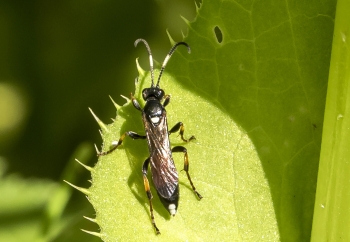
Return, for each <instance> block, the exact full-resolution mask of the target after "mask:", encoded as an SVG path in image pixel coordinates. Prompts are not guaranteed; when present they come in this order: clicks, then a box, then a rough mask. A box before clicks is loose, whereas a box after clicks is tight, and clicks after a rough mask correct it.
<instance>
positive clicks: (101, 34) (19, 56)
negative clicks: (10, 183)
mask: <svg viewBox="0 0 350 242" xmlns="http://www.w3.org/2000/svg"><path fill="white" fill-rule="evenodd" d="M174 5H175V6H177V7H176V8H174V7H173V6H174ZM180 15H184V16H185V17H187V18H189V19H193V18H194V16H195V5H194V2H193V1H192V0H183V1H180V2H179V1H166V2H163V1H159V2H156V1H138V2H130V1H59V2H47V1H34V2H32V1H9V0H4V1H1V3H0V33H1V37H0V85H2V84H4V83H7V84H10V85H12V86H15V88H16V89H18V90H19V91H18V93H17V95H18V97H17V98H18V99H19V100H21V104H16V103H13V102H8V103H6V105H7V107H8V109H10V110H17V109H19V108H20V107H19V105H22V106H24V107H25V109H26V110H24V111H23V110H21V113H23V112H24V113H25V114H26V115H25V116H23V117H22V122H20V125H17V126H12V127H11V132H7V133H6V137H4V136H3V133H1V134H0V135H1V136H2V138H1V140H0V141H1V143H0V154H1V155H2V156H5V157H6V158H7V159H8V160H9V163H10V165H9V170H10V171H11V172H20V173H22V174H24V175H26V176H40V177H52V178H55V179H57V178H58V177H59V174H60V173H61V171H62V169H63V167H64V166H65V163H66V161H67V158H68V157H69V156H70V154H71V153H72V151H73V150H74V149H75V147H76V145H77V144H79V143H80V142H81V141H85V140H88V141H91V142H100V138H99V137H98V136H99V134H98V133H96V132H93V130H95V129H96V124H95V123H94V121H93V119H92V118H91V114H90V113H89V111H88V109H87V108H88V107H91V108H93V109H94V110H99V113H98V115H99V117H101V118H102V119H103V120H104V121H105V122H109V121H108V120H110V118H112V117H114V116H115V113H114V111H113V109H112V108H109V107H111V103H110V101H109V99H108V95H111V96H113V97H114V99H115V100H116V101H117V102H120V101H121V98H120V97H119V95H120V94H124V95H128V94H129V93H130V92H131V91H132V90H133V88H134V77H136V76H137V72H136V70H135V58H136V57H138V56H140V55H142V54H144V53H141V52H140V50H136V49H134V48H133V43H134V41H135V39H137V38H140V37H142V38H146V39H147V40H148V41H149V42H150V44H151V45H153V46H154V45H157V48H156V49H157V50H158V51H159V52H155V53H154V55H155V58H156V59H157V56H158V53H162V55H163V52H164V51H163V50H165V51H166V50H167V49H168V46H169V41H168V38H167V35H166V32H165V29H166V28H169V31H170V33H171V34H172V35H173V36H174V37H175V38H176V39H178V40H181V39H182V36H181V31H180V30H181V29H183V30H184V32H186V31H187V29H186V25H185V23H184V22H183V21H182V20H181V18H180ZM174 23H176V24H174ZM126 47H127V48H126ZM131 50H132V52H130V51H131ZM136 51H137V52H138V53H136ZM139 53H140V54H139ZM161 58H162V57H161ZM0 89H1V87H0ZM2 102H6V100H3V99H2ZM0 107H1V106H0ZM3 110H4V108H2V109H1V111H3ZM7 117H8V115H7V114H6V113H4V112H2V115H1V118H0V119H7ZM0 124H1V122H0ZM17 129H19V130H20V131H18V130H17ZM13 134H16V138H15V139H14V138H13V137H12V135H13ZM9 140H11V145H9V144H8V142H9Z"/></svg>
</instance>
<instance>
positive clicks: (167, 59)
mask: <svg viewBox="0 0 350 242" xmlns="http://www.w3.org/2000/svg"><path fill="white" fill-rule="evenodd" d="M179 45H184V46H186V47H187V51H188V53H191V48H190V46H189V45H188V44H187V43H185V42H178V43H176V44H175V45H174V46H173V47H172V48H171V49H170V51H169V53H168V55H167V56H166V57H165V59H164V61H163V65H162V69H160V72H159V76H158V81H157V86H156V87H159V82H160V78H161V77H162V74H163V71H164V69H165V66H166V64H167V63H168V61H169V59H170V57H171V55H172V54H173V53H174V51H175V49H176V48H177V47H178V46H179Z"/></svg>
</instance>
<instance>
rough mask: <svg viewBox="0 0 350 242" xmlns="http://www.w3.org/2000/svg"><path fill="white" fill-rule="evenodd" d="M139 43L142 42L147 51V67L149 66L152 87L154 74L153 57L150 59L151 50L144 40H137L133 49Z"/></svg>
mask: <svg viewBox="0 0 350 242" xmlns="http://www.w3.org/2000/svg"><path fill="white" fill-rule="evenodd" d="M139 42H143V43H144V44H145V46H146V49H147V51H148V56H149V66H150V69H151V80H152V86H151V87H154V72H153V57H152V52H151V48H150V47H149V45H148V43H147V41H146V40H144V39H137V40H136V41H135V43H134V45H135V47H136V46H137V44H138V43H139Z"/></svg>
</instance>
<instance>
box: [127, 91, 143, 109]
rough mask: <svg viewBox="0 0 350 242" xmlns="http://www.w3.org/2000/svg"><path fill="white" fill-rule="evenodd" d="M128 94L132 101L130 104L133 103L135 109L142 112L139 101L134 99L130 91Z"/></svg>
mask: <svg viewBox="0 0 350 242" xmlns="http://www.w3.org/2000/svg"><path fill="white" fill-rule="evenodd" d="M130 95H131V101H132V104H133V105H134V107H135V108H136V109H137V110H139V111H141V112H142V108H141V106H140V104H139V102H138V101H137V100H136V98H135V97H134V95H132V93H131V94H130Z"/></svg>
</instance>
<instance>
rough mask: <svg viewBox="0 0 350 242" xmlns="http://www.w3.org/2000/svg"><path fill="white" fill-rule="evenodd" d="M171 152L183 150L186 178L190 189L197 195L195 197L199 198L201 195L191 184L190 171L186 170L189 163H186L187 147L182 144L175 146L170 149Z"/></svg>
mask: <svg viewBox="0 0 350 242" xmlns="http://www.w3.org/2000/svg"><path fill="white" fill-rule="evenodd" d="M171 151H172V152H183V153H184V154H185V155H184V171H185V172H186V175H187V178H188V180H189V181H190V184H191V186H192V190H193V192H194V193H195V194H196V195H197V197H198V198H199V199H202V198H203V197H202V196H201V194H199V193H198V192H197V190H196V188H195V186H194V185H193V182H192V180H191V176H190V173H189V172H188V169H189V163H188V155H187V149H186V148H185V147H183V146H175V147H174V148H172V149H171Z"/></svg>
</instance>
